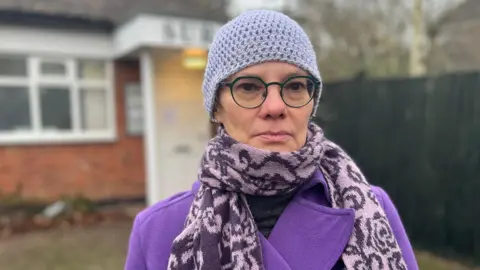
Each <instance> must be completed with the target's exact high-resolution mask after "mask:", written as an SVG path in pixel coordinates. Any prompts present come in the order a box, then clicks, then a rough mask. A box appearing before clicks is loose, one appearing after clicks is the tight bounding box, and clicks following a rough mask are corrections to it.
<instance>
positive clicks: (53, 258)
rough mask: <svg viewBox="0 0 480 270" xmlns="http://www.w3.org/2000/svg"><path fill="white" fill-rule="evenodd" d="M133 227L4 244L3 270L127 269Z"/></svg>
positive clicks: (432, 264)
mask: <svg viewBox="0 0 480 270" xmlns="http://www.w3.org/2000/svg"><path fill="white" fill-rule="evenodd" d="M130 225H131V224H129V223H121V224H116V225H101V226H98V227H95V228H90V229H74V230H66V231H51V232H40V233H32V234H27V235H22V236H15V237H12V238H9V239H7V240H2V241H0V270H30V269H32V270H47V269H48V270H119V269H123V264H124V260H125V254H126V250H127V249H126V248H127V243H128V236H129V233H130ZM417 259H418V262H419V265H420V269H422V270H468V269H473V268H467V267H465V266H462V265H460V264H457V263H454V262H449V261H446V260H442V259H440V258H438V257H435V256H433V255H430V254H429V253H426V252H418V253H417Z"/></svg>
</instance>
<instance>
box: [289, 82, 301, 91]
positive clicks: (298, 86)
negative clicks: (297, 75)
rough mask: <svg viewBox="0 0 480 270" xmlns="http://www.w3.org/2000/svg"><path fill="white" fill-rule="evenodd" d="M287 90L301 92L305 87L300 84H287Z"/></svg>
mask: <svg viewBox="0 0 480 270" xmlns="http://www.w3.org/2000/svg"><path fill="white" fill-rule="evenodd" d="M287 89H288V90H296V91H298V90H303V89H305V85H304V84H303V83H301V82H292V83H289V84H288V86H287Z"/></svg>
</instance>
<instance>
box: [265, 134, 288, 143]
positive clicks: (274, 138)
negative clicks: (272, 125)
mask: <svg viewBox="0 0 480 270" xmlns="http://www.w3.org/2000/svg"><path fill="white" fill-rule="evenodd" d="M258 137H259V138H260V140H262V141H264V142H267V143H281V142H285V141H287V140H289V139H290V138H291V135H290V134H288V133H287V132H265V133H262V134H259V135H258Z"/></svg>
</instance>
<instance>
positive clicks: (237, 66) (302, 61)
mask: <svg viewBox="0 0 480 270" xmlns="http://www.w3.org/2000/svg"><path fill="white" fill-rule="evenodd" d="M267 61H282V62H287V63H290V64H294V65H296V66H298V67H300V68H302V69H304V70H306V71H307V72H309V73H310V74H311V75H312V76H313V77H315V78H316V79H317V80H318V81H319V82H320V87H319V89H318V92H317V93H316V95H315V105H314V113H315V111H316V109H317V106H318V101H319V99H320V94H321V91H322V84H321V82H322V80H321V76H320V72H319V71H318V67H317V59H316V55H315V51H314V49H313V46H312V43H311V42H310V39H309V38H308V36H307V34H306V33H305V31H304V30H303V29H302V27H301V26H300V25H299V24H298V23H297V22H295V21H294V20H292V19H291V18H290V17H288V16H287V15H284V14H282V13H280V12H277V11H271V10H253V11H247V12H244V13H243V14H241V15H240V16H238V17H236V18H234V19H233V20H231V21H230V22H228V23H227V24H225V25H224V26H223V27H222V28H220V29H219V30H218V32H217V33H216V35H215V38H214V40H213V43H212V44H211V47H210V51H209V54H208V62H207V67H206V70H205V76H204V81H203V87H202V90H203V97H204V105H205V108H206V110H207V111H208V113H209V114H210V115H212V113H213V110H214V107H215V97H216V92H217V90H218V85H219V83H220V82H221V81H222V80H224V79H226V78H227V77H229V76H231V75H232V74H235V73H236V72H238V71H240V70H242V69H244V68H246V67H248V66H251V65H254V64H259V63H263V62H267Z"/></svg>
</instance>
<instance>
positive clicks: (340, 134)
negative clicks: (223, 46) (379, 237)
mask: <svg viewBox="0 0 480 270" xmlns="http://www.w3.org/2000/svg"><path fill="white" fill-rule="evenodd" d="M316 121H317V123H319V124H320V125H321V126H322V127H323V128H324V129H325V133H326V135H327V137H329V138H330V139H332V140H333V141H335V142H337V143H338V144H340V145H341V146H342V147H343V148H345V149H346V150H347V151H348V152H349V153H350V154H351V155H352V156H353V157H354V159H355V160H356V161H357V162H358V163H359V165H360V167H361V168H362V170H363V171H364V173H365V175H366V176H367V178H368V179H369V181H370V183H372V184H375V185H380V186H382V187H383V188H384V189H385V190H386V191H387V192H388V193H389V195H390V196H391V198H392V199H393V200H394V203H395V205H396V206H397V208H398V210H399V212H400V214H401V217H402V220H403V222H404V225H405V226H406V228H407V231H408V234H409V236H410V238H411V240H412V242H414V244H415V245H417V246H421V247H422V248H429V249H431V250H436V251H438V250H441V251H445V250H448V251H454V252H455V253H460V254H462V255H466V256H468V257H470V258H473V259H476V260H477V261H480V74H479V73H469V74H449V75H445V76H442V77H436V78H418V79H389V80H381V81H360V80H359V81H348V82H339V83H331V84H326V85H325V88H324V92H323V96H322V100H321V102H320V107H319V110H318V114H317V118H316Z"/></svg>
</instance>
